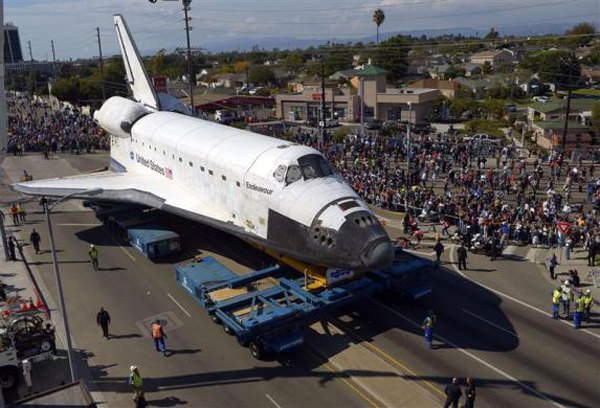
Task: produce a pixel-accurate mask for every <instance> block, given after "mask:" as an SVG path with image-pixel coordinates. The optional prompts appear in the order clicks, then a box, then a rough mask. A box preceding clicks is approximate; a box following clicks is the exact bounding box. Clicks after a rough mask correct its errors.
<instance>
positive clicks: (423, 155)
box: [293, 131, 600, 249]
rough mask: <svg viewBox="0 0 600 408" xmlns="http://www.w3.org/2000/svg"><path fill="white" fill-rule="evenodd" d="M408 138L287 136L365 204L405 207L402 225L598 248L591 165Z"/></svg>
mask: <svg viewBox="0 0 600 408" xmlns="http://www.w3.org/2000/svg"><path fill="white" fill-rule="evenodd" d="M410 139H411V140H410V143H409V146H410V147H409V148H408V149H407V139H406V134H405V133H400V134H398V135H397V136H395V137H378V136H376V135H374V136H366V137H359V136H355V135H351V136H347V137H346V138H344V140H342V141H337V142H336V141H334V140H332V139H330V138H326V140H323V139H322V138H321V137H319V133H317V132H315V133H314V134H310V133H308V132H306V131H298V132H297V133H295V135H294V136H293V140H294V141H296V142H298V143H303V144H307V145H311V146H313V147H316V148H317V149H319V150H321V151H322V152H323V153H324V154H325V155H326V156H327V158H328V159H329V160H330V162H331V163H333V164H334V165H335V167H336V169H337V171H338V172H339V173H340V174H341V175H342V176H343V177H344V178H345V179H346V180H348V181H349V182H350V183H351V184H352V186H353V187H354V189H355V190H356V191H357V192H358V194H359V195H361V196H362V197H363V198H364V199H365V200H366V201H367V202H368V203H369V204H372V205H375V206H377V207H380V208H384V209H388V210H392V211H404V209H405V206H408V207H409V209H410V210H411V211H410V217H407V219H406V220H405V228H406V225H407V223H410V225H414V223H415V222H416V221H421V222H428V223H438V224H441V225H442V226H443V227H442V230H443V231H442V232H443V233H444V234H445V233H448V226H452V225H453V226H456V227H457V229H458V232H459V234H461V235H462V236H464V237H467V238H468V239H471V238H472V237H473V236H474V235H475V234H481V236H482V237H483V238H486V239H487V238H491V237H492V236H498V237H499V238H501V239H502V243H503V244H506V243H508V241H512V242H514V243H517V244H532V245H534V246H537V245H549V246H552V245H557V244H559V245H565V244H568V245H570V246H571V248H574V247H576V246H585V247H586V248H588V249H589V247H590V245H592V244H593V243H594V242H596V243H597V245H600V237H599V236H596V235H595V232H594V231H595V229H594V228H593V227H594V226H595V225H596V223H597V221H596V217H595V214H596V211H597V210H599V209H600V177H599V176H600V174H597V173H600V172H596V170H595V167H594V165H593V164H584V163H582V162H576V163H572V162H571V163H568V162H567V161H566V160H565V158H564V157H563V155H561V154H549V155H548V156H546V157H543V158H542V157H537V156H535V157H529V156H528V157H525V156H524V155H523V153H521V152H522V150H521V151H519V150H518V149H516V148H515V146H511V145H510V144H499V143H498V144H496V143H490V142H473V141H470V142H465V141H463V140H462V138H460V137H456V136H455V135H454V134H452V133H437V134H426V133H423V134H413V135H412V136H411V138H410ZM407 152H408V158H407ZM407 162H408V163H409V167H407ZM407 168H408V169H409V170H408V171H407ZM574 195H577V198H574ZM559 221H565V222H568V223H569V232H568V234H563V233H560V231H559V230H558V229H557V222H559Z"/></svg>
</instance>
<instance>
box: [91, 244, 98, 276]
mask: <svg viewBox="0 0 600 408" xmlns="http://www.w3.org/2000/svg"><path fill="white" fill-rule="evenodd" d="M88 255H89V256H90V262H91V263H92V266H93V267H94V270H95V271H97V270H98V269H99V267H98V248H96V246H95V245H94V244H90V250H89V251H88Z"/></svg>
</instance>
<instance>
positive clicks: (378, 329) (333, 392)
mask: <svg viewBox="0 0 600 408" xmlns="http://www.w3.org/2000/svg"><path fill="white" fill-rule="evenodd" d="M104 160H105V158H103V157H102V156H80V157H78V156H73V157H70V158H69V162H70V163H71V165H72V166H73V167H74V168H75V169H77V170H78V171H86V170H89V169H94V168H99V167H101V166H102V165H104V163H105V161H104ZM66 206H68V204H66ZM31 207H33V209H35V203H34V204H32V205H31ZM67 209H68V211H65V212H59V213H57V214H55V216H54V218H53V220H54V225H55V234H56V240H57V243H58V246H59V249H60V250H61V251H62V252H60V253H59V258H60V261H61V268H62V271H63V282H64V285H65V293H66V294H67V305H68V311H69V316H70V323H71V326H72V331H73V333H74V338H75V342H76V345H77V347H78V349H79V350H78V353H79V355H80V356H81V357H82V361H83V364H84V366H85V367H81V368H82V369H86V370H89V372H90V373H91V375H92V376H93V378H94V380H95V382H96V384H97V385H98V386H99V388H100V390H101V391H103V392H104V396H105V398H106V400H107V401H108V402H110V403H111V404H112V405H114V406H121V405H125V404H126V403H127V401H128V400H129V398H130V394H131V393H130V389H129V387H128V386H127V384H126V376H127V370H128V366H129V364H131V363H136V364H138V365H139V366H140V370H141V372H142V375H143V376H144V377H145V381H146V388H147V390H148V391H149V393H148V399H149V400H150V401H151V403H152V404H153V405H155V406H179V405H184V404H188V405H190V406H194V405H195V404H198V403H202V404H203V405H210V406H273V405H274V406H282V407H287V406H325V405H327V406H365V405H368V402H367V401H366V400H365V399H363V398H362V397H361V395H360V393H357V392H356V391H355V389H353V388H351V387H350V386H349V385H348V381H347V380H346V379H345V378H343V376H344V373H333V372H332V371H331V370H330V367H328V366H324V365H322V364H321V363H322V359H321V358H319V357H316V356H315V355H314V351H312V350H310V349H306V348H301V349H299V350H297V351H295V352H293V353H290V354H287V355H285V356H283V357H281V359H279V360H273V361H267V362H259V361H256V360H254V359H253V358H252V357H251V356H250V354H249V352H248V350H247V349H244V348H242V347H240V346H239V345H238V344H237V342H236V340H235V338H233V337H230V336H227V335H226V334H224V333H223V331H222V329H221V328H220V326H216V325H214V324H213V323H212V322H211V321H210V319H208V318H207V317H206V316H205V314H204V313H203V311H202V310H201V309H200V307H199V306H198V305H197V304H195V303H194V301H193V300H191V299H189V298H188V297H187V295H186V294H185V292H184V291H183V290H182V289H180V288H179V287H178V285H177V284H176V282H175V278H174V270H173V267H172V265H171V263H170V262H172V261H174V259H170V260H166V261H165V262H164V263H156V264H155V263H152V262H149V261H147V260H146V259H145V258H144V257H143V256H142V255H141V254H139V253H138V252H137V251H135V250H134V249H132V248H130V247H127V246H120V245H119V243H118V242H117V241H115V240H114V239H113V238H112V237H111V236H110V235H108V234H107V232H106V230H105V229H104V228H103V227H100V226H98V225H97V220H95V218H94V216H93V215H92V214H91V213H90V212H87V211H79V210H78V207H77V206H68V207H67ZM30 219H33V220H35V219H41V215H31V216H30ZM178 226H179V228H181V231H179V232H182V233H183V234H184V236H186V237H187V239H186V250H187V251H188V252H194V251H195V249H196V248H200V249H203V250H206V251H211V252H217V253H219V254H220V255H221V256H223V257H224V258H229V259H232V260H229V261H227V262H229V263H230V264H231V266H232V267H234V268H236V269H239V270H244V269H246V270H247V269H248V268H258V267H261V266H264V265H262V264H261V263H264V262H265V260H264V257H262V256H261V255H260V254H257V253H256V252H255V251H253V250H252V249H251V248H249V247H247V246H246V245H244V244H242V243H240V242H239V241H238V240H235V239H231V238H230V237H227V236H226V235H225V234H222V233H220V232H218V231H214V230H212V229H209V228H205V227H202V226H198V225H193V224H189V223H183V224H178ZM31 227H36V228H38V230H40V233H41V234H42V238H43V240H44V242H43V244H42V247H43V248H47V239H46V237H47V234H46V231H45V229H44V226H43V224H32V225H30V226H27V227H24V228H23V233H22V234H23V235H22V236H28V228H31ZM89 243H94V244H97V245H98V246H99V248H100V264H101V265H100V266H101V268H102V270H100V271H97V272H94V271H93V270H92V269H91V267H90V265H89V264H87V262H86V258H87V255H86V254H87V247H88V245H89ZM513 252H514V254H513V255H512V256H510V259H503V260H499V261H496V262H493V263H490V262H489V261H488V260H487V259H486V258H484V257H480V256H471V257H470V258H469V268H470V270H469V271H467V272H466V273H465V275H464V276H461V275H459V274H458V273H457V272H456V271H455V269H454V268H455V266H454V264H452V263H451V262H453V261H454V258H453V256H451V253H452V250H451V248H450V247H449V246H448V245H447V249H446V253H445V254H444V261H445V262H446V264H445V267H444V268H442V269H440V270H438V271H437V272H435V273H434V274H433V276H432V284H433V288H434V291H433V294H432V295H431V297H430V298H429V299H427V300H426V301H423V302H417V303H406V302H399V301H396V300H395V299H370V300H367V301H365V302H361V303H360V304H358V305H356V307H354V308H352V309H351V310H350V311H346V312H345V313H344V314H341V315H340V316H338V317H337V318H336V319H335V321H334V324H336V325H337V326H339V327H341V328H343V329H344V330H345V331H346V332H347V333H349V334H351V336H352V337H353V338H355V340H356V342H357V343H359V344H362V345H364V346H365V347H368V348H369V349H370V350H371V351H372V352H373V353H374V355H377V356H378V357H379V358H382V359H384V360H385V361H387V362H388V363H389V364H390V365H393V366H394V367H395V368H396V370H397V371H398V372H399V375H401V376H402V377H404V378H405V379H408V380H409V381H415V382H418V383H419V384H421V385H422V386H423V387H425V388H426V389H428V390H429V391H431V392H432V393H433V394H434V395H435V396H436V397H437V398H439V399H442V398H443V394H442V390H443V387H444V386H445V385H446V384H447V383H448V382H449V381H450V379H451V378H452V377H453V376H458V377H463V378H464V377H465V376H471V377H473V378H475V379H476V384H477V386H478V397H477V405H478V406H486V407H497V406H526V407H538V406H552V405H554V406H573V407H594V406H597V402H598V401H600V391H599V390H600V337H598V336H599V335H600V329H599V327H598V326H600V324H599V323H598V322H595V323H592V325H591V327H588V328H586V330H587V331H577V330H574V329H573V328H572V327H570V325H568V324H564V323H562V322H559V321H554V320H552V319H550V318H549V317H548V316H547V315H546V314H544V313H547V312H549V309H550V293H551V290H552V287H553V283H552V282H550V281H549V280H548V279H547V277H546V274H545V272H544V271H543V270H542V269H540V268H539V266H537V265H535V264H533V263H530V262H527V261H526V260H524V255H525V253H526V252H527V248H519V249H517V250H515V251H513ZM34 261H35V262H38V264H37V267H38V268H39V270H40V272H41V273H42V275H43V276H44V280H45V281H46V282H47V283H48V285H49V286H50V287H51V290H52V291H54V287H53V286H52V285H53V282H54V278H53V274H52V269H51V265H50V263H49V262H50V256H49V253H45V254H42V255H40V256H38V257H35V259H34ZM478 283H480V284H478ZM482 285H484V286H482ZM486 287H487V288H486ZM596 297H598V296H596ZM173 299H174V300H176V301H177V302H178V303H179V305H180V306H181V307H182V308H183V309H184V310H185V311H184V310H182V309H181V308H180V307H179V305H177V304H176V303H175V302H174V300H173ZM100 306H104V307H105V308H107V309H108V311H109V312H110V313H111V316H112V319H113V321H112V325H111V332H112V333H113V334H114V335H115V338H113V339H111V340H108V341H106V340H104V339H103V338H102V337H101V331H100V329H99V328H98V327H97V326H96V324H95V314H96V312H97V311H98V309H99V307H100ZM429 308H432V309H434V310H435V311H436V314H437V317H438V321H437V325H436V330H435V332H436V335H437V336H438V337H437V338H436V342H435V344H436V347H435V349H434V350H428V349H426V347H425V345H424V342H423V339H422V334H421V330H420V328H419V327H418V325H419V324H420V322H421V320H422V318H423V315H424V313H425V312H426V310H427V309H429ZM188 314H189V315H190V316H188ZM155 316H161V317H162V318H163V319H166V320H167V321H168V324H167V326H166V328H165V329H166V332H167V335H168V336H169V338H168V339H167V348H168V349H169V350H170V352H169V356H168V357H162V356H161V355H160V354H158V353H156V352H155V351H154V347H153V344H152V341H151V340H150V339H149V338H147V337H145V336H146V335H147V331H146V330H145V327H147V322H148V321H149V319H151V318H152V317H155ZM596 319H599V318H598V316H596ZM358 375H377V374H376V373H362V374H358ZM350 385H352V384H350ZM375 400H376V399H375Z"/></svg>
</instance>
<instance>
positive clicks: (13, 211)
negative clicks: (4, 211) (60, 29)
mask: <svg viewBox="0 0 600 408" xmlns="http://www.w3.org/2000/svg"><path fill="white" fill-rule="evenodd" d="M10 215H12V219H13V225H19V209H18V208H17V204H14V203H13V205H12V206H11V207H10Z"/></svg>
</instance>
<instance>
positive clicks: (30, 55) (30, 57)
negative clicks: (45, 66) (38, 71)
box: [27, 41, 33, 62]
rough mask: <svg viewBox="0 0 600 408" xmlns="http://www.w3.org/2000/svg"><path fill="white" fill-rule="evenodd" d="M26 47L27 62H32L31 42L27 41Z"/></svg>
mask: <svg viewBox="0 0 600 408" xmlns="http://www.w3.org/2000/svg"><path fill="white" fill-rule="evenodd" d="M27 46H28V47H29V60H30V61H31V62H33V52H32V51H31V41H27Z"/></svg>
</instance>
